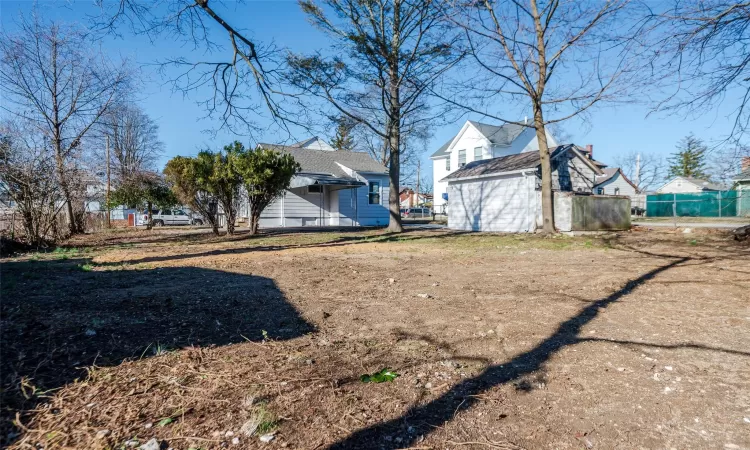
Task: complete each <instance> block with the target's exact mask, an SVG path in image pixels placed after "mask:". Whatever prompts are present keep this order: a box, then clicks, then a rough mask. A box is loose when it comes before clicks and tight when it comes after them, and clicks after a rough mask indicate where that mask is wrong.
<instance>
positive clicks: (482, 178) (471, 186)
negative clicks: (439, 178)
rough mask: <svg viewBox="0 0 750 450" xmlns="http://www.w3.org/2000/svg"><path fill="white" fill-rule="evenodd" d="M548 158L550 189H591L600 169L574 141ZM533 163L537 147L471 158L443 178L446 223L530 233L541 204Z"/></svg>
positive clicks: (463, 227)
mask: <svg viewBox="0 0 750 450" xmlns="http://www.w3.org/2000/svg"><path fill="white" fill-rule="evenodd" d="M551 160H552V169H553V172H552V184H553V190H555V191H558V192H576V193H581V194H590V193H591V189H592V187H593V185H594V180H595V176H596V175H597V174H600V173H601V170H600V169H599V168H598V167H597V166H596V165H595V164H593V163H592V162H591V161H590V160H589V158H588V157H587V156H584V154H583V153H582V152H581V151H580V150H579V149H578V148H577V147H576V146H574V145H566V146H560V147H557V148H556V149H555V150H554V151H553V152H552V155H551ZM539 164H540V160H539V153H538V152H528V153H520V154H515V155H509V156H503V157H500V158H493V159H487V160H481V161H474V162H471V163H469V164H467V165H466V166H464V167H462V168H461V169H459V170H457V171H456V172H453V173H452V174H450V175H449V176H447V177H445V178H443V180H444V181H446V182H447V183H448V208H447V212H448V227H449V228H452V229H456V230H464V231H491V232H506V233H530V232H534V231H535V230H536V229H537V226H538V224H539V223H540V221H541V209H542V208H541V195H540V186H541V181H540V180H541V170H540V167H539ZM555 215H556V216H557V213H556V214H555ZM568 222H569V220H568Z"/></svg>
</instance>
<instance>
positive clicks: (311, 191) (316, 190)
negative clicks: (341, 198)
mask: <svg viewBox="0 0 750 450" xmlns="http://www.w3.org/2000/svg"><path fill="white" fill-rule="evenodd" d="M307 192H308V193H309V194H320V193H321V192H323V186H321V185H319V184H314V185H312V186H308V187H307Z"/></svg>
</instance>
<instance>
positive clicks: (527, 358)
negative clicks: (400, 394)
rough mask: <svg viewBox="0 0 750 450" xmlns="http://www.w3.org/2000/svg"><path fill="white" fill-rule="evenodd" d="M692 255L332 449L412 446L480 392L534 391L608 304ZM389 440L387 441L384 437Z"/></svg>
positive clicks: (645, 276)
mask: <svg viewBox="0 0 750 450" xmlns="http://www.w3.org/2000/svg"><path fill="white" fill-rule="evenodd" d="M689 260H690V258H689V257H683V258H678V259H673V260H672V261H671V262H668V263H666V264H664V265H661V266H659V267H657V268H655V269H653V270H651V271H649V272H647V273H645V274H643V275H641V276H640V277H638V278H636V279H633V280H630V281H628V282H627V283H626V284H625V286H624V287H622V288H621V289H619V290H617V291H615V292H614V293H612V294H611V295H608V296H607V297H604V298H602V299H600V300H598V301H595V302H592V303H591V304H589V305H588V306H586V307H584V308H582V309H581V310H580V311H579V312H578V314H576V315H575V316H573V317H571V318H570V319H568V320H566V321H565V322H563V323H561V324H560V325H559V326H558V328H557V330H556V331H555V332H554V333H553V334H552V335H550V336H549V337H547V338H546V339H545V340H543V341H542V342H541V343H539V345H537V346H536V347H534V348H533V349H532V350H529V351H527V352H525V353H522V354H520V355H518V356H516V357H514V358H513V359H511V360H510V361H507V362H506V363H503V364H496V365H492V366H489V367H488V368H487V369H485V370H484V371H483V372H482V373H480V374H479V375H477V376H475V377H472V378H469V379H466V380H464V381H461V382H460V383H458V384H456V385H455V386H453V387H452V388H451V389H450V390H449V391H448V392H446V393H445V394H443V395H441V396H440V397H438V398H437V399H435V400H433V401H431V402H429V403H426V404H424V405H419V406H414V407H412V408H410V409H409V410H407V411H406V412H405V413H404V414H402V415H401V416H400V417H398V418H396V419H392V420H389V421H386V422H381V423H379V424H375V425H372V426H370V427H367V428H364V429H361V430H358V431H356V432H354V433H352V434H351V435H349V436H348V437H346V438H344V439H343V440H340V441H338V442H336V443H334V444H333V445H331V446H330V447H329V448H331V449H352V448H356V449H396V448H404V447H409V446H410V445H411V444H413V443H415V442H416V441H417V439H418V438H419V436H423V435H426V434H429V433H430V432H432V431H433V430H435V429H436V428H439V427H441V426H443V425H444V424H445V423H447V422H450V421H451V420H452V419H453V418H454V417H455V416H456V414H458V413H459V412H461V411H465V410H468V409H470V408H471V407H472V406H474V404H475V403H476V402H477V401H478V396H479V395H480V394H482V393H483V392H484V391H486V390H488V389H491V388H493V387H496V386H499V385H502V384H506V383H510V382H515V383H514V384H515V386H516V389H520V390H526V389H533V385H532V384H531V383H529V382H528V380H526V379H525V378H523V377H525V376H527V375H532V374H537V375H538V374H540V373H543V370H544V365H545V363H546V362H547V361H548V360H549V359H550V358H551V357H552V356H553V355H554V354H555V353H557V352H558V351H560V350H562V349H563V348H565V347H568V346H571V345H575V344H576V343H578V342H579V341H580V340H579V337H578V335H579V333H580V332H581V329H582V328H583V327H584V326H585V325H586V324H588V323H590V322H591V321H592V320H594V319H595V318H596V317H597V316H598V315H599V313H600V312H601V311H603V310H604V309H605V308H606V307H607V306H609V305H610V304H612V303H614V302H617V301H619V300H620V299H621V298H623V297H624V296H626V295H628V294H629V293H630V292H631V291H632V290H633V289H635V288H636V287H638V286H640V285H642V284H644V283H645V282H647V281H649V280H651V279H652V278H654V277H655V276H657V275H659V274H660V273H662V272H664V271H667V270H669V269H671V268H673V267H675V266H677V265H680V264H683V263H685V262H687V261H689ZM386 436H387V437H388V439H387V440H386V439H383V438H384V437H386Z"/></svg>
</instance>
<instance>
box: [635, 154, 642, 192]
mask: <svg viewBox="0 0 750 450" xmlns="http://www.w3.org/2000/svg"><path fill="white" fill-rule="evenodd" d="M634 178H635V180H634V181H635V187H637V188H638V189H640V186H641V154H640V153H638V154H637V155H636V156H635V177H634Z"/></svg>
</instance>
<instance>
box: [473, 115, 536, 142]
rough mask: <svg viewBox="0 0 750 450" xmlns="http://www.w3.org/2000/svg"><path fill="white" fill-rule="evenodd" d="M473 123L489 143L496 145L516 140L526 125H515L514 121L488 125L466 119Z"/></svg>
mask: <svg viewBox="0 0 750 450" xmlns="http://www.w3.org/2000/svg"><path fill="white" fill-rule="evenodd" d="M468 122H469V123H470V124H472V125H474V128H476V129H477V130H479V132H480V133H482V136H484V137H486V138H487V139H488V140H489V141H490V142H491V143H493V144H496V145H510V144H512V143H513V141H515V140H516V138H517V137H518V135H520V134H521V133H522V132H523V130H525V129H526V128H528V127H525V126H523V125H516V124H514V123H506V124H504V125H489V124H486V123H481V122H474V121H473V120H469V121H468Z"/></svg>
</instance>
